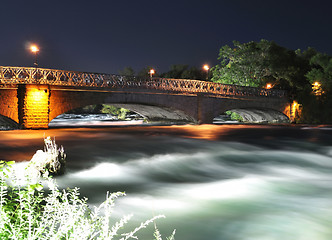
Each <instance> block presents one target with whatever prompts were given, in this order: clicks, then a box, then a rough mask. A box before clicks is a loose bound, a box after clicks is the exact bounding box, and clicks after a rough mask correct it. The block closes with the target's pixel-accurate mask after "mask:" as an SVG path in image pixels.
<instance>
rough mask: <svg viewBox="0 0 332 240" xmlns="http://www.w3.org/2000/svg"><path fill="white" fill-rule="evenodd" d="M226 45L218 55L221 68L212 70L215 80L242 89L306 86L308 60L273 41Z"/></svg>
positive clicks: (217, 67) (213, 79) (218, 66)
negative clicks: (268, 84) (246, 87)
mask: <svg viewBox="0 0 332 240" xmlns="http://www.w3.org/2000/svg"><path fill="white" fill-rule="evenodd" d="M233 45H234V47H230V46H228V45H226V46H223V47H222V48H221V49H220V52H219V58H218V59H219V60H220V61H221V62H220V64H219V65H217V66H215V67H214V68H213V69H212V72H213V77H212V81H214V82H220V83H224V84H236V85H241V86H252V87H263V86H265V85H266V83H271V84H272V85H273V86H274V87H275V88H283V89H285V88H287V89H290V88H297V87H301V86H303V84H304V83H305V80H304V79H303V77H301V76H303V74H304V73H303V71H306V68H307V67H306V66H307V65H308V63H307V61H306V60H305V59H304V58H302V57H300V56H299V55H297V54H296V52H295V51H292V50H288V49H286V48H284V47H281V46H279V45H277V44H276V43H275V42H273V41H267V40H264V39H263V40H261V41H260V42H253V41H252V42H249V43H240V42H237V41H234V42H233Z"/></svg>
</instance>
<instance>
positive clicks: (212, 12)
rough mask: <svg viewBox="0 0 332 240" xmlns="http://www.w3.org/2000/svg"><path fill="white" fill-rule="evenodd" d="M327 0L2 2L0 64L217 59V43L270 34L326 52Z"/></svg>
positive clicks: (90, 65)
mask: <svg viewBox="0 0 332 240" xmlns="http://www.w3.org/2000/svg"><path fill="white" fill-rule="evenodd" d="M331 5H332V4H331V1H330V0H324V1H319V0H315V1H307V0H288V1H284V0H228V1H223V0H219V1H216V0H213V1H209V0H205V1H198V0H190V1H189V0H188V1H187V0H177V1H173V0H167V1H166V0H159V1H148V0H131V1H129V0H116V1H114V0H107V1H101V0H89V1H85V0H80V1H76V0H43V1H33V0H30V1H27V0H24V1H16V0H6V1H2V2H1V5H0V9H1V12H0V20H1V30H0V31H1V33H0V36H1V38H0V42H1V47H0V65H1V66H27V67H30V66H33V61H34V58H33V55H32V54H31V53H30V52H29V51H28V50H27V49H26V48H27V46H28V44H29V43H31V42H34V43H37V44H38V45H39V46H40V48H41V50H40V53H39V55H38V62H39V66H40V67H44V68H55V69H65V70H73V71H85V72H105V73H115V74H117V73H118V71H119V70H121V69H123V68H124V67H127V66H131V67H133V68H134V70H136V71H139V70H140V69H142V68H143V67H146V66H153V67H154V68H155V69H156V70H157V71H158V72H165V71H167V70H168V69H169V67H170V65H172V64H188V65H191V66H196V67H201V66H202V65H203V64H205V63H208V64H210V65H215V64H217V63H218V61H217V58H218V52H219V49H220V47H221V46H223V45H226V44H228V45H230V44H232V41H233V40H237V41H240V42H242V43H243V42H249V41H259V40H260V39H262V38H263V39H267V40H273V41H275V42H276V43H277V44H279V45H281V46H284V47H287V48H289V49H298V48H300V49H302V50H303V49H306V48H307V47H313V48H315V49H316V50H318V51H320V52H324V53H327V54H329V55H332V10H331Z"/></svg>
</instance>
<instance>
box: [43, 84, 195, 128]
mask: <svg viewBox="0 0 332 240" xmlns="http://www.w3.org/2000/svg"><path fill="white" fill-rule="evenodd" d="M94 104H110V105H114V106H116V107H123V108H126V109H128V110H131V111H133V112H136V113H138V114H140V115H142V116H145V117H147V118H148V119H149V120H162V119H168V120H173V121H186V122H197V119H196V116H197V111H195V110H196V107H197V100H196V99H195V96H181V95H168V94H150V93H141V92H138V93H134V92H130V93H128V92H122V93H121V92H117V93H114V92H113V93H112V92H111V93H110V92H98V93H97V94H96V92H94V91H79V92H77V91H57V90H54V89H53V90H52V91H51V94H50V119H49V120H50V121H52V120H53V119H54V118H55V117H57V116H59V115H61V114H63V113H66V112H68V111H70V110H73V109H77V108H80V107H84V106H88V105H94Z"/></svg>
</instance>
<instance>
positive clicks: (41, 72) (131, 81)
mask: <svg viewBox="0 0 332 240" xmlns="http://www.w3.org/2000/svg"><path fill="white" fill-rule="evenodd" d="M12 84H49V85H59V86H75V87H95V88H96V87H97V88H140V89H148V90H149V89H151V90H160V91H168V92H170V93H174V92H176V93H206V94H213V95H223V96H230V97H231V96H233V97H236V96H238V97H241V96H242V97H249V96H253V97H259V96H266V97H277V98H283V97H286V91H283V90H275V89H264V88H254V87H243V86H237V85H228V84H219V83H213V82H207V81H199V80H188V79H168V78H155V77H153V78H144V77H131V76H121V75H114V74H103V73H86V72H75V71H65V70H55V69H45V68H33V67H5V66H0V88H1V87H2V86H6V85H12Z"/></svg>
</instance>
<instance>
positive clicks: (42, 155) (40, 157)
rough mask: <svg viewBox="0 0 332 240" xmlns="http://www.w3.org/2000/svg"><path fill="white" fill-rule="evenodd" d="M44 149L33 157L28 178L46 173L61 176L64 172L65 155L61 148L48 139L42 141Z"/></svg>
mask: <svg viewBox="0 0 332 240" xmlns="http://www.w3.org/2000/svg"><path fill="white" fill-rule="evenodd" d="M44 143H45V147H44V151H43V150H37V152H36V153H35V154H34V155H33V157H32V159H31V161H30V163H29V166H28V171H29V175H30V174H31V176H30V177H36V176H35V175H36V174H37V175H39V176H40V174H44V173H46V172H48V173H49V174H50V175H61V174H63V173H64V170H65V159H66V154H65V152H64V149H63V147H62V146H61V147H60V148H58V146H57V145H56V143H55V140H52V139H51V138H50V137H47V138H45V139H44Z"/></svg>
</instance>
